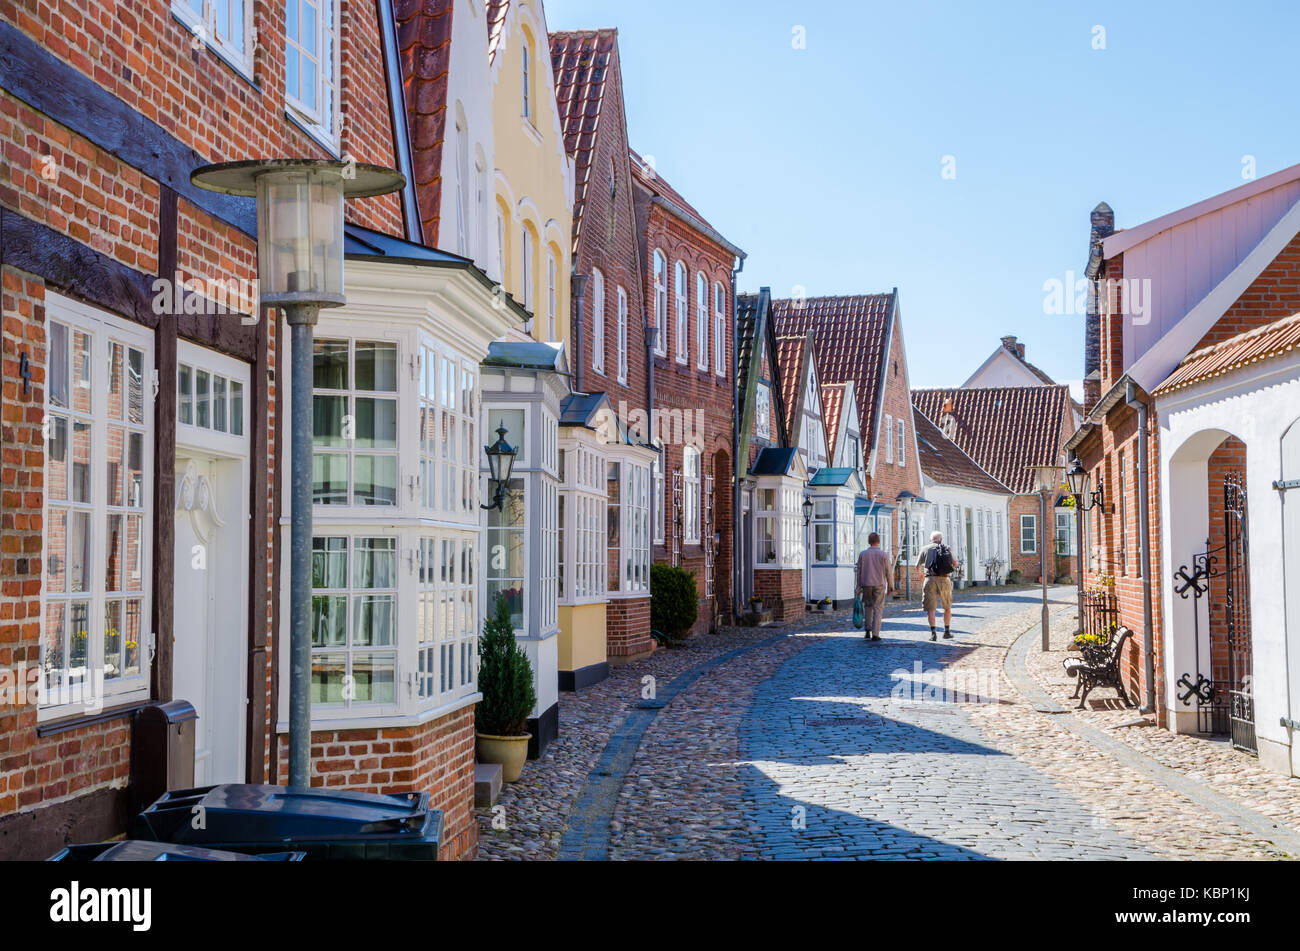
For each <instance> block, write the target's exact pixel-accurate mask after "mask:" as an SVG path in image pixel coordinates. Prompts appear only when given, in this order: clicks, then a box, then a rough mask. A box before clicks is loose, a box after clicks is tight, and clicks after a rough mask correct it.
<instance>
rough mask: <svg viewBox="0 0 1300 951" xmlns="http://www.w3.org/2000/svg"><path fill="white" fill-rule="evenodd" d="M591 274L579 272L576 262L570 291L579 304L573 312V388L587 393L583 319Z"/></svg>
mask: <svg viewBox="0 0 1300 951" xmlns="http://www.w3.org/2000/svg"><path fill="white" fill-rule="evenodd" d="M589 279H590V275H587V274H579V273H578V268H577V262H576V261H575V262H574V268H573V271H572V272H571V273H570V274H569V293H570V294H572V295H573V300H574V302H575V304H576V305H577V306H576V307H575V308H574V314H573V388H574V390H576V391H577V392H579V393H586V392H587V390H586V389H585V388H584V387H583V373H582V364H583V353H584V351H583V339H584V338H583V333H582V331H583V319H582V302H583V298H585V297H586V296H587V281H588V280H589Z"/></svg>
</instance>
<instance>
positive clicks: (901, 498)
mask: <svg viewBox="0 0 1300 951" xmlns="http://www.w3.org/2000/svg"><path fill="white" fill-rule="evenodd" d="M894 501H896V502H897V503H898V509H899V511H900V512H901V513H902V515H903V587H904V591H905V594H904V597H905V598H906V599H907V600H908V601H911V600H912V503H913V502H915V501H916V495H915V494H913V493H912V492H909V491H908V490H907V489H904V490H903V491H902V492H899V493H898V496H897V498H895V500H894Z"/></svg>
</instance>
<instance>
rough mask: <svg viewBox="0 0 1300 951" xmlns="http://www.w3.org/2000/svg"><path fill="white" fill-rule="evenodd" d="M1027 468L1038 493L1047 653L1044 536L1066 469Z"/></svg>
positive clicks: (1039, 561) (1040, 558)
mask: <svg viewBox="0 0 1300 951" xmlns="http://www.w3.org/2000/svg"><path fill="white" fill-rule="evenodd" d="M1027 468H1028V469H1029V471H1030V472H1032V473H1033V474H1034V491H1035V492H1037V493H1038V513H1039V516H1038V566H1039V567H1038V570H1039V573H1040V575H1041V578H1040V580H1041V581H1042V585H1043V650H1044V651H1046V650H1047V647H1048V644H1047V642H1048V637H1049V635H1050V633H1051V630H1050V626H1049V621H1048V618H1047V544H1046V542H1045V540H1044V538H1043V535H1044V534H1045V532H1044V528H1045V527H1046V525H1047V498H1048V496H1049V495H1052V494H1054V493H1055V492H1056V491H1057V488H1058V487H1059V486H1060V484H1061V476H1062V473H1064V472H1065V467H1064V466H1056V465H1038V466H1028V467H1027Z"/></svg>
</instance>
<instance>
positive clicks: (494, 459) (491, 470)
mask: <svg viewBox="0 0 1300 951" xmlns="http://www.w3.org/2000/svg"><path fill="white" fill-rule="evenodd" d="M507 432H509V430H507V429H506V427H505V424H504V423H502V424H501V425H500V426H498V427H497V441H496V442H494V443H493V444H492V445H490V446H484V447H483V451H484V452H485V453H486V454H487V457H488V478H490V479H491V480H492V484H493V486H494V488H493V490H492V504H491V505H482V504H480V505H479V508H481V509H488V510H489V511H490V510H492V509H498V510H499V509H502V508H504V507H505V504H506V492H507V491H508V487H509V485H510V472H511V470H512V469H514V467H515V456H517V455H519V447H517V446H512V445H510V443H508V442H506V433H507Z"/></svg>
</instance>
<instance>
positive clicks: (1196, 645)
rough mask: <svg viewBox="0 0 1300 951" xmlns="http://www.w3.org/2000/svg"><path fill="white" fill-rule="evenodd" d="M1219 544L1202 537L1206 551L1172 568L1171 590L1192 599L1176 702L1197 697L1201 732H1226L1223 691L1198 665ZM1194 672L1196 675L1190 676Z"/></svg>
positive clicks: (1190, 701)
mask: <svg viewBox="0 0 1300 951" xmlns="http://www.w3.org/2000/svg"><path fill="white" fill-rule="evenodd" d="M1222 552H1223V549H1221V548H1215V549H1211V548H1210V541H1209V539H1206V541H1205V551H1203V552H1199V553H1197V554H1195V555H1193V556H1192V563H1191V564H1190V565H1182V566H1181V567H1179V568H1178V570H1177V571H1175V572H1174V593H1175V594H1177V595H1178V596H1179V597H1180V598H1184V599H1186V598H1191V599H1192V663H1193V664H1194V667H1193V669H1192V670H1191V671H1189V672H1187V673H1184V674H1183V675H1182V676H1181V677H1179V678H1178V683H1177V684H1176V685H1175V691H1176V693H1177V696H1178V702H1179V703H1181V704H1183V705H1184V706H1188V705H1190V704H1191V703H1192V700H1193V698H1195V701H1196V729H1197V730H1198V731H1199V732H1201V733H1210V734H1223V733H1227V732H1228V708H1227V705H1226V704H1225V702H1224V698H1223V692H1222V691H1221V690H1220V689H1219V685H1218V684H1216V683H1215V682H1214V681H1213V680H1211V679H1210V678H1209V677H1206V676H1205V673H1204V671H1203V670H1202V667H1201V599H1202V598H1203V597H1205V596H1206V595H1207V594H1209V591H1210V579H1211V578H1217V577H1218V576H1219V574H1220V572H1219V568H1218V564H1219V557H1218V556H1219V555H1220V554H1222ZM1193 674H1195V676H1196V679H1195V680H1193V679H1192V675H1193Z"/></svg>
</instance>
